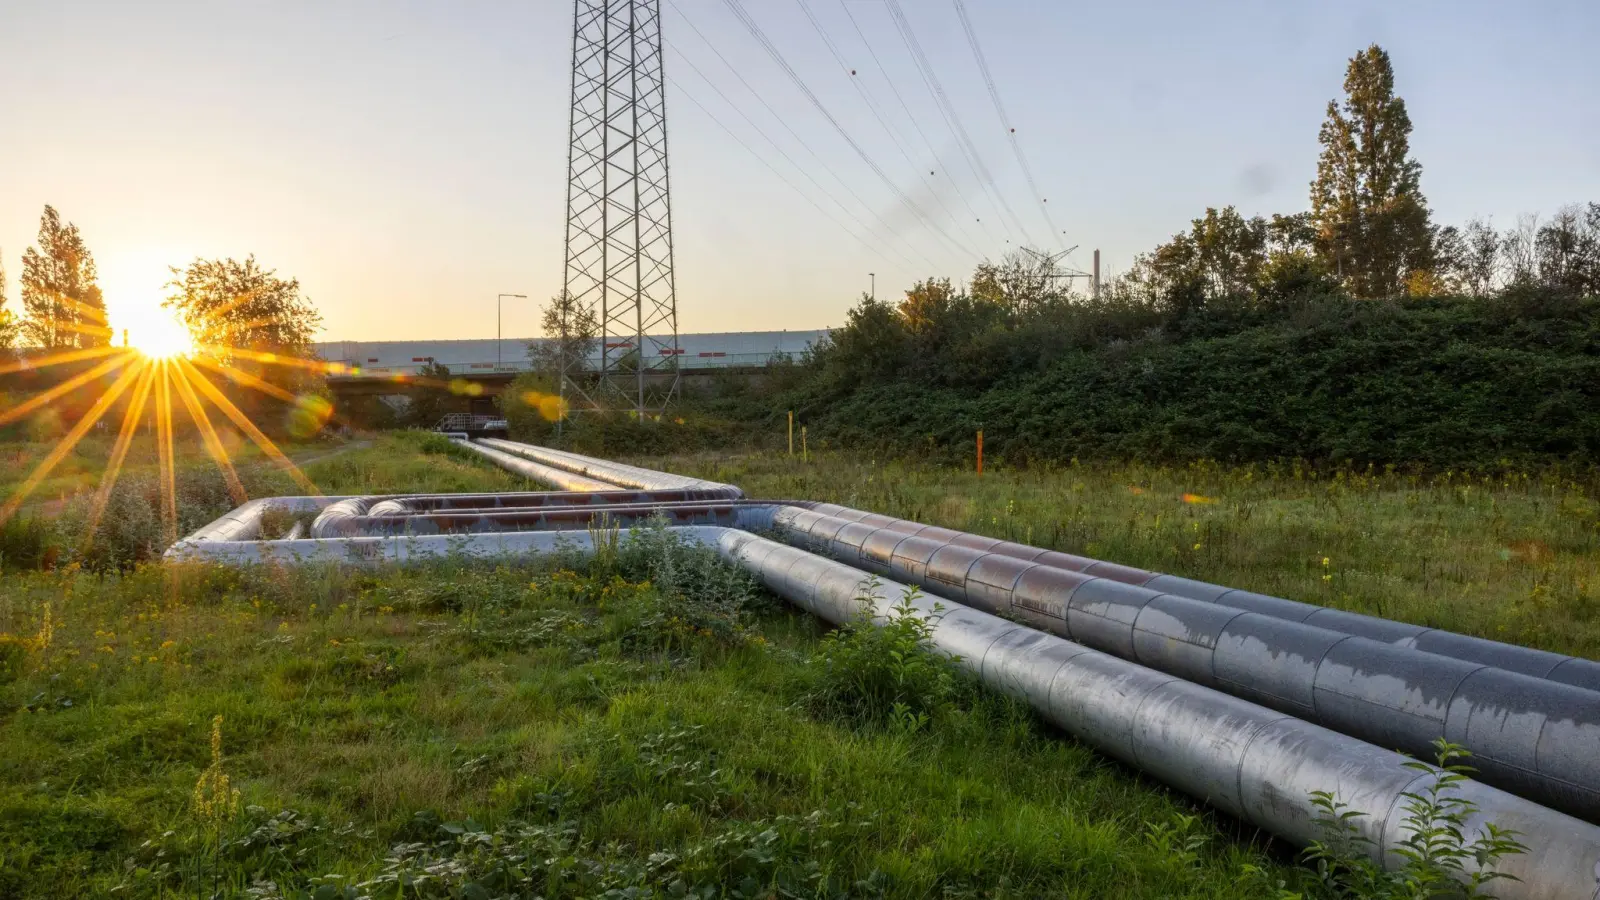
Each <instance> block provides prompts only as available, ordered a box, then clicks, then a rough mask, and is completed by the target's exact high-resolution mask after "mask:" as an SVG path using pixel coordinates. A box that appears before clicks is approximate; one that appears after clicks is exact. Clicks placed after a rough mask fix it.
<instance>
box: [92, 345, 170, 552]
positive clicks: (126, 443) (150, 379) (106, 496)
mask: <svg viewBox="0 0 1600 900" xmlns="http://www.w3.org/2000/svg"><path fill="white" fill-rule="evenodd" d="M140 368H141V369H143V373H142V374H141V375H140V377H139V384H138V386H137V387H135V388H134V389H133V400H132V401H131V402H129V404H128V409H127V411H126V412H124V413H123V415H122V430H121V431H119V432H118V433H117V443H116V446H114V447H112V448H111V459H110V461H108V462H107V463H106V470H105V472H103V473H102V474H101V475H100V486H99V488H98V489H97V490H96V491H95V494H94V508H93V509H92V510H90V513H89V526H88V528H87V529H85V530H84V533H83V549H84V551H85V552H87V551H88V549H89V547H90V546H91V545H92V544H93V543H94V533H95V532H96V531H97V530H99V528H100V518H101V517H102V516H104V515H105V511H106V504H107V503H108V502H110V500H111V489H112V488H114V487H116V485H117V478H118V476H120V475H121V474H122V463H123V461H124V460H126V459H127V458H128V448H129V447H130V446H132V445H133V436H134V434H135V433H137V432H138V430H139V422H140V420H141V419H143V418H144V408H145V404H146V403H147V402H148V401H149V399H150V387H151V385H153V384H154V383H155V379H156V369H157V366H156V365H151V364H148V363H145V364H141V366H140Z"/></svg>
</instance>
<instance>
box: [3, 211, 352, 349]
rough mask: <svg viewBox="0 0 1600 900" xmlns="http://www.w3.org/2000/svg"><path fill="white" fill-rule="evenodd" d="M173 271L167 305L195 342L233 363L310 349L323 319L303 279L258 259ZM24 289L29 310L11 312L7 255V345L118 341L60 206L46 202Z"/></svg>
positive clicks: (86, 255)
mask: <svg viewBox="0 0 1600 900" xmlns="http://www.w3.org/2000/svg"><path fill="white" fill-rule="evenodd" d="M170 271H171V273H172V280H171V281H170V282H168V283H167V285H166V290H167V296H166V298H165V299H164V300H163V301H162V306H163V307H164V308H166V309H169V310H172V311H173V313H174V314H175V315H176V316H177V317H178V319H179V320H180V321H181V322H183V324H184V325H185V326H186V327H187V328H188V329H189V331H190V332H191V334H192V335H193V338H194V341H195V344H196V346H198V347H202V348H208V349H210V350H211V351H212V352H214V353H216V354H219V355H221V356H223V357H224V358H226V359H227V360H229V361H232V360H233V359H234V358H235V357H237V356H238V355H240V352H250V351H255V352H259V353H275V354H280V355H289V356H295V357H306V356H308V355H309V354H310V348H311V342H312V339H313V338H314V337H315V335H316V331H317V329H318V328H319V327H320V326H321V323H322V317H321V315H320V314H319V313H318V312H317V309H316V307H315V306H313V305H312V304H311V302H310V301H309V300H308V299H307V298H306V297H305V296H304V295H303V294H302V293H301V290H300V282H299V281H298V280H296V279H293V278H287V279H286V278H280V277H278V275H277V273H276V272H274V271H272V270H270V269H266V268H263V267H262V266H261V265H260V264H259V263H257V262H256V259H255V257H254V256H248V257H246V258H245V259H244V260H243V261H240V260H236V259H232V258H223V259H195V260H194V261H193V262H191V263H189V264H188V265H187V266H185V267H183V268H178V267H176V266H174V267H172V268H171V269H170ZM18 286H19V290H20V294H21V300H22V313H21V315H18V314H16V313H14V312H12V311H11V310H9V309H7V308H6V302H7V301H6V297H7V295H6V272H5V265H4V260H3V259H0V349H12V348H22V349H35V350H76V349H87V348H93V347H108V346H111V345H112V344H113V343H114V337H115V336H114V335H113V334H112V329H111V327H110V323H109V322H108V320H107V318H106V304H105V296H104V294H103V292H102V291H101V289H100V285H99V270H98V269H97V268H96V266H95V262H94V254H93V253H91V252H90V251H89V248H88V245H87V244H86V243H85V241H84V239H83V234H82V233H81V232H80V231H79V230H78V226H77V225H75V224H73V223H71V222H64V221H62V218H61V214H60V213H59V212H58V211H57V210H56V208H55V207H53V206H50V205H46V206H45V208H44V213H43V215H41V216H40V218H39V236H38V242H37V245H36V246H32V247H29V248H27V249H26V250H24V251H23V254H22V277H21V278H20V279H19V280H18ZM234 351H239V352H234Z"/></svg>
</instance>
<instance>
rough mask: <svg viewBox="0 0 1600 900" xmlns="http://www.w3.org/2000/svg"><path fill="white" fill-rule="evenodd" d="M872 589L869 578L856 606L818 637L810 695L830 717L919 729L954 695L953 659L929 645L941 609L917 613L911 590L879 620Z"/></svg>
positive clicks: (948, 705)
mask: <svg viewBox="0 0 1600 900" xmlns="http://www.w3.org/2000/svg"><path fill="white" fill-rule="evenodd" d="M876 589H877V585H876V583H869V585H868V588H867V593H866V596H865V597H864V598H862V600H863V611H862V612H860V613H859V614H857V615H856V616H854V617H853V618H851V619H850V620H849V621H847V622H845V623H844V624H843V625H842V626H840V627H839V628H838V629H837V630H836V631H834V632H832V633H830V634H829V635H828V636H827V637H826V638H824V639H823V641H822V645H821V647H819V648H818V650H817V653H816V655H815V656H814V657H813V659H812V663H813V665H815V666H816V667H817V668H818V670H819V672H820V674H819V683H818V686H817V690H816V693H815V700H816V703H817V705H818V706H819V707H820V708H821V709H823V710H825V711H826V712H828V713H830V714H833V715H838V716H841V717H844V718H848V719H855V720H858V721H863V722H866V721H871V722H878V723H884V724H889V725H892V726H893V727H895V728H897V729H900V730H904V731H908V732H910V731H920V730H921V729H922V728H924V727H926V726H927V725H928V723H929V722H930V721H932V720H933V719H935V718H937V717H938V716H939V715H941V714H942V713H944V712H945V711H946V710H947V709H948V708H949V707H950V706H951V704H952V703H953V700H954V697H955V694H956V688H957V684H956V675H955V666H954V663H955V661H956V660H955V659H954V658H952V657H947V656H944V655H941V654H939V653H936V652H934V651H933V649H932V648H931V646H930V642H931V640H932V637H933V629H934V626H935V625H936V624H938V620H939V618H940V617H941V616H942V615H943V609H944V607H943V606H938V605H936V606H935V607H934V612H933V614H931V615H924V614H923V613H922V612H921V610H919V609H918V608H917V606H916V602H915V601H916V599H917V597H918V596H919V595H918V592H917V590H916V589H915V588H912V589H911V590H910V591H907V592H906V593H905V594H903V595H902V596H901V597H900V599H899V600H898V601H896V602H895V604H894V606H892V607H890V609H889V613H888V615H887V617H886V619H885V621H884V622H882V623H878V622H875V621H874V620H873V617H872V612H871V610H872V609H873V608H874V606H875V603H874V601H875V600H876V599H877V598H876V595H875V594H876Z"/></svg>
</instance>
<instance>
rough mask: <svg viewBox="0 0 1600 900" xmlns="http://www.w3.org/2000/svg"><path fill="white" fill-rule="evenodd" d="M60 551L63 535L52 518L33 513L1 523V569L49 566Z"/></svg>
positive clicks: (43, 567) (11, 569) (10, 569)
mask: <svg viewBox="0 0 1600 900" xmlns="http://www.w3.org/2000/svg"><path fill="white" fill-rule="evenodd" d="M60 553H61V548H60V534H59V533H58V532H57V530H56V529H55V528H53V527H51V524H50V522H49V521H47V520H45V519H40V518H35V517H31V516H30V517H28V518H21V517H13V518H10V519H7V520H5V521H4V522H0V572H5V571H16V570H18V569H47V568H50V567H51V566H52V565H54V564H55V561H56V559H57V557H59V556H60Z"/></svg>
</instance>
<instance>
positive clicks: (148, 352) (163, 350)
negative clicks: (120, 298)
mask: <svg viewBox="0 0 1600 900" xmlns="http://www.w3.org/2000/svg"><path fill="white" fill-rule="evenodd" d="M119 318H120V319H121V322H120V323H118V324H120V325H121V327H122V329H123V333H125V334H126V335H127V345H128V346H129V347H130V348H132V349H134V350H137V351H139V352H140V353H142V354H144V355H145V356H148V357H150V358H151V359H175V358H177V357H180V356H188V355H190V354H191V353H193V352H194V338H193V337H191V336H190V334H189V329H187V328H185V327H184V326H183V323H182V322H179V321H178V319H177V317H176V316H174V315H173V314H172V311H171V310H167V309H163V308H162V307H161V306H160V304H150V305H149V306H147V307H146V308H144V309H142V310H139V311H137V312H134V313H133V314H131V315H127V314H125V315H123V316H120V317H119ZM121 336H122V335H121V334H118V335H117V337H121Z"/></svg>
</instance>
